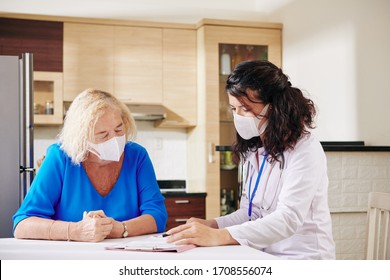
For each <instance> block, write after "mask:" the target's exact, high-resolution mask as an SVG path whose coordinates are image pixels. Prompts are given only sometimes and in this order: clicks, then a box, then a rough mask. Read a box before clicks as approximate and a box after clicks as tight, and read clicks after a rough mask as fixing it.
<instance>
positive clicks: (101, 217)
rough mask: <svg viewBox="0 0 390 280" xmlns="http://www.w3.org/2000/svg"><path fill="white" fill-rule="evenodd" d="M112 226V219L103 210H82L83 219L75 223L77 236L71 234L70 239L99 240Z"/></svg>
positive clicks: (107, 233) (102, 238)
mask: <svg viewBox="0 0 390 280" xmlns="http://www.w3.org/2000/svg"><path fill="white" fill-rule="evenodd" d="M112 227H113V222H112V219H111V218H107V217H106V215H105V214H104V212H103V211H101V210H100V211H91V212H89V213H86V212H84V215H83V219H82V220H81V221H80V222H78V223H76V234H77V236H75V237H73V236H72V239H73V240H78V241H88V242H99V241H102V240H104V239H105V238H106V237H107V236H108V235H109V234H110V232H111V230H112Z"/></svg>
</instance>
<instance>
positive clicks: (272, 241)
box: [216, 134, 335, 259]
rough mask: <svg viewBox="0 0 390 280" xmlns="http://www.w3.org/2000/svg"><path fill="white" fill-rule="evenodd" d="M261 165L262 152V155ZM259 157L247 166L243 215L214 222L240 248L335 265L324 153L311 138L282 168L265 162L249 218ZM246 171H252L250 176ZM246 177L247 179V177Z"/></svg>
mask: <svg viewBox="0 0 390 280" xmlns="http://www.w3.org/2000/svg"><path fill="white" fill-rule="evenodd" d="M258 153H259V155H260V157H259V162H260V163H259V164H260V165H261V161H262V159H263V156H262V155H263V154H264V149H263V148H260V149H259V150H258ZM256 156H257V153H252V154H251V155H250V156H249V157H248V159H247V161H246V163H245V164H244V168H243V170H244V174H243V179H244V180H243V184H244V186H243V194H242V196H241V203H240V209H238V210H237V211H235V212H234V213H232V214H230V215H227V216H223V217H219V218H216V221H217V223H218V226H219V228H227V230H228V231H229V233H230V234H231V235H232V237H233V238H234V239H235V240H237V241H238V242H239V243H240V244H241V245H247V246H250V247H253V248H256V249H259V250H263V251H265V252H267V253H270V254H273V255H276V256H279V257H281V258H285V259H335V244H334V241H333V236H332V221H331V216H330V212H329V207H328V176H327V165H326V157H325V153H324V151H323V149H322V146H321V144H320V142H319V141H318V140H316V139H315V137H314V136H313V135H311V134H308V135H305V136H303V137H302V138H301V139H300V140H299V141H298V143H297V144H296V146H295V147H294V149H293V150H289V151H286V152H284V158H285V162H284V168H282V166H281V164H279V163H278V162H276V163H274V164H271V163H269V162H267V161H266V163H265V166H264V169H263V172H262V175H261V178H260V181H259V185H258V189H257V192H256V193H255V197H254V199H253V204H252V220H251V221H249V217H248V204H249V200H248V194H247V192H248V189H249V187H248V185H249V182H250V178H251V177H253V179H252V187H251V192H252V191H253V189H254V185H255V182H256V178H257V175H258V171H259V168H260V167H259V164H258V163H257V160H256ZM245 170H249V171H248V173H247V174H246V172H245ZM246 175H247V176H246Z"/></svg>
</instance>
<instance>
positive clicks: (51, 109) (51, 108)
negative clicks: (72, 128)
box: [45, 100, 54, 115]
mask: <svg viewBox="0 0 390 280" xmlns="http://www.w3.org/2000/svg"><path fill="white" fill-rule="evenodd" d="M45 114H46V115H53V114H54V104H53V101H51V100H46V105H45Z"/></svg>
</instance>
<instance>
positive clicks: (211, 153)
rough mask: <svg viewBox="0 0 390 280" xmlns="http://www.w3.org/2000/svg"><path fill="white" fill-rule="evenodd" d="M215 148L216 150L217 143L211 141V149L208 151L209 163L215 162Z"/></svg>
mask: <svg viewBox="0 0 390 280" xmlns="http://www.w3.org/2000/svg"><path fill="white" fill-rule="evenodd" d="M214 150H215V145H214V143H209V151H208V154H209V155H208V158H209V163H214V162H215V159H214Z"/></svg>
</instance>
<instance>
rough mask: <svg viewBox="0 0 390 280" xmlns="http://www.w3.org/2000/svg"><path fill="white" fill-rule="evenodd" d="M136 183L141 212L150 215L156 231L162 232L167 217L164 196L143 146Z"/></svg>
mask: <svg viewBox="0 0 390 280" xmlns="http://www.w3.org/2000/svg"><path fill="white" fill-rule="evenodd" d="M137 184H138V192H139V194H138V195H139V208H140V212H141V214H149V215H151V216H152V217H153V218H154V220H155V221H156V224H157V231H158V232H163V231H164V230H165V227H166V223H167V219H168V214H167V210H166V208H165V204H164V200H165V198H164V196H163V195H162V194H161V191H160V188H159V186H158V184H157V179H156V174H155V172H154V168H153V165H152V161H151V160H150V158H149V155H148V153H147V151H146V150H145V149H144V148H142V153H141V154H140V158H139V162H138V167H137Z"/></svg>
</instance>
